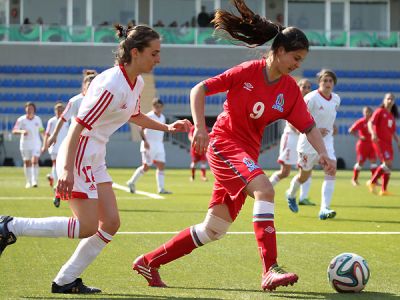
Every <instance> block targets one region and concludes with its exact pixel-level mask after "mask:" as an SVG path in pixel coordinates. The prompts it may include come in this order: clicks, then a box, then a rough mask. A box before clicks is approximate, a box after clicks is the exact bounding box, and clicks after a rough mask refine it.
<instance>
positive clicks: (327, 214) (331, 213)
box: [319, 208, 336, 220]
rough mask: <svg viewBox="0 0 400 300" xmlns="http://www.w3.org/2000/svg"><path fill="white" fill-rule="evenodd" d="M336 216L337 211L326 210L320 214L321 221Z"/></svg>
mask: <svg viewBox="0 0 400 300" xmlns="http://www.w3.org/2000/svg"><path fill="white" fill-rule="evenodd" d="M335 216H336V211H334V210H332V209H329V208H325V209H323V210H321V211H320V212H319V219H320V220H326V219H333V218H334V217H335Z"/></svg>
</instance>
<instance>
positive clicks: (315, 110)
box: [297, 90, 340, 154]
mask: <svg viewBox="0 0 400 300" xmlns="http://www.w3.org/2000/svg"><path fill="white" fill-rule="evenodd" d="M304 101H305V102H306V103H307V107H308V110H309V112H310V113H311V115H312V116H313V118H314V120H315V124H316V127H317V128H326V129H328V134H327V135H326V136H325V137H324V138H323V140H324V144H325V147H326V148H327V150H328V152H329V151H334V148H333V126H334V123H335V119H336V113H337V109H338V108H339V105H340V97H339V96H338V95H337V94H335V93H332V95H331V98H330V99H326V98H325V97H323V96H322V95H321V94H320V93H319V91H318V90H314V91H312V92H310V93H308V94H307V95H305V96H304ZM297 151H298V152H302V153H309V154H311V153H317V152H316V151H315V149H314V148H313V147H312V146H311V144H310V143H309V142H308V140H307V137H306V135H305V134H300V137H299V142H298V144H297Z"/></svg>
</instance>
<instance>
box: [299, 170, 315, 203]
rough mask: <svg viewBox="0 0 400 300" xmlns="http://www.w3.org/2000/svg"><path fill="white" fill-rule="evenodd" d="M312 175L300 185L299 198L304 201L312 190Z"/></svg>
mask: <svg viewBox="0 0 400 300" xmlns="http://www.w3.org/2000/svg"><path fill="white" fill-rule="evenodd" d="M311 178H312V177H311V176H310V177H309V178H308V179H307V181H306V182H304V183H303V184H302V185H301V186H300V198H299V200H300V201H302V200H304V199H307V198H308V193H309V192H310V187H311Z"/></svg>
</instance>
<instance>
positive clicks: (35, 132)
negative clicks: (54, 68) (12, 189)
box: [12, 102, 43, 188]
mask: <svg viewBox="0 0 400 300" xmlns="http://www.w3.org/2000/svg"><path fill="white" fill-rule="evenodd" d="M25 112H26V114H25V115H23V116H21V117H19V118H18V119H17V122H16V123H15V125H14V128H13V130H12V133H13V134H20V135H21V139H20V142H19V150H20V152H21V156H22V160H23V161H24V173H25V179H26V185H25V187H26V188H30V187H37V186H38V178H39V157H40V148H41V147H42V141H41V139H40V133H41V132H43V123H42V120H41V119H40V118H39V117H38V116H36V115H35V113H36V106H35V104H34V103H33V102H27V103H26V104H25Z"/></svg>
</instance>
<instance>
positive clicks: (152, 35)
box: [114, 24, 160, 64]
mask: <svg viewBox="0 0 400 300" xmlns="http://www.w3.org/2000/svg"><path fill="white" fill-rule="evenodd" d="M114 28H115V31H116V35H117V37H118V38H119V39H120V42H119V46H118V49H117V51H116V52H115V63H116V64H125V63H130V62H131V59H132V57H131V50H132V49H134V48H137V49H138V50H139V52H142V51H143V49H144V48H146V47H149V45H150V42H151V41H152V40H156V39H160V35H159V34H158V33H157V32H156V31H155V30H153V29H152V28H150V27H148V26H146V25H137V26H133V25H132V24H129V25H128V26H127V27H124V26H122V25H121V24H115V25H114Z"/></svg>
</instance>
